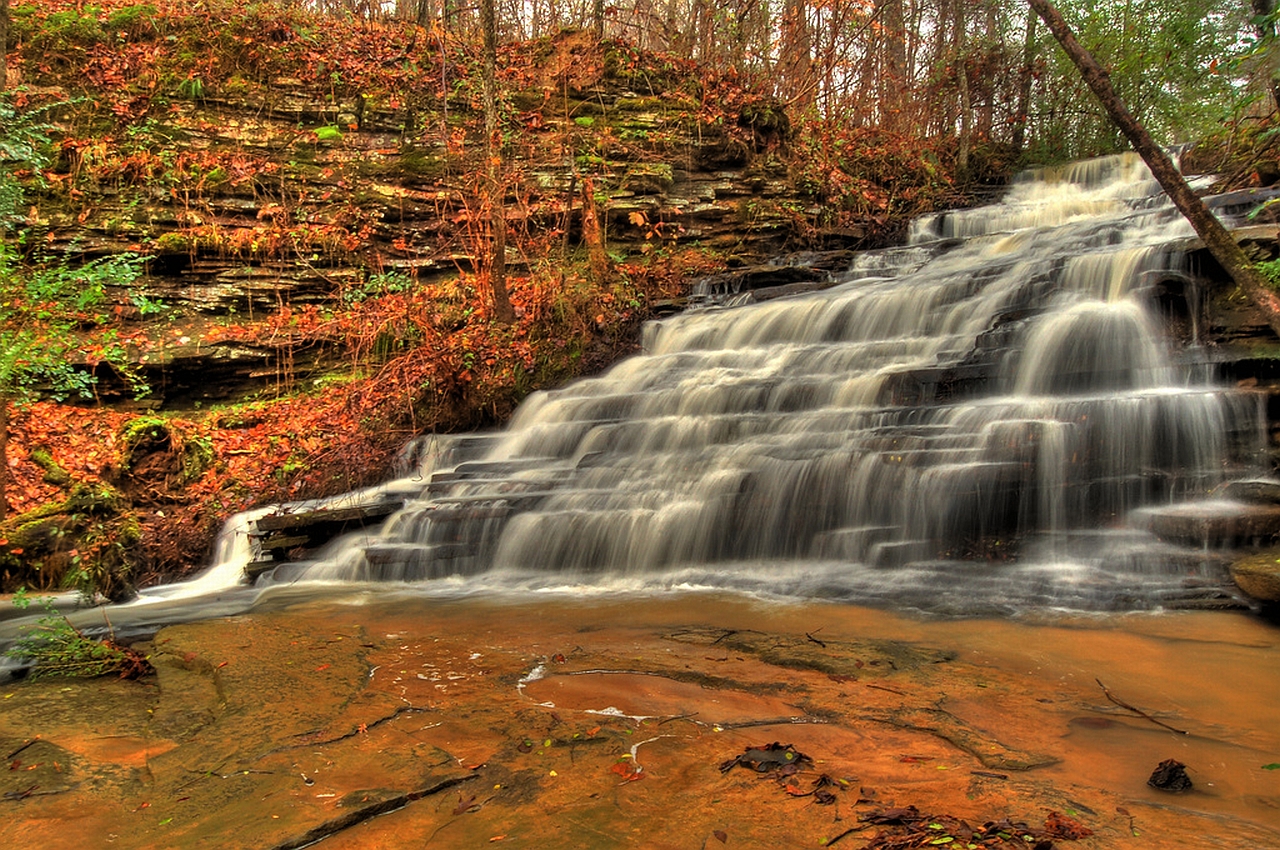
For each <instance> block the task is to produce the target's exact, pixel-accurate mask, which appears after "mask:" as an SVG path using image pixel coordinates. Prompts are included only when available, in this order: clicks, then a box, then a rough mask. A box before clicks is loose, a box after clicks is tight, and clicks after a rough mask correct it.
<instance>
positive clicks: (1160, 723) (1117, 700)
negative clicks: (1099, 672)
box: [1093, 679, 1187, 735]
mask: <svg viewBox="0 0 1280 850" xmlns="http://www.w3.org/2000/svg"><path fill="white" fill-rule="evenodd" d="M1093 681H1095V682H1097V683H1098V687H1100V688H1102V693H1103V694H1104V695H1106V697H1107V699H1109V700H1111V702H1112V703H1114V704H1116V705H1118V706H1120V707H1121V708H1123V709H1124V710H1125V711H1132V712H1133V713H1134V714H1136V715H1138V716H1139V717H1144V718H1146V719H1147V720H1150V721H1151V722H1152V723H1154V724H1156V725H1157V726H1163V727H1164V728H1165V729H1168V730H1169V731H1170V732H1177V733H1178V734H1179V735H1185V734H1187V732H1186V730H1183V729H1176V728H1174V727H1173V726H1170V725H1169V724H1168V723H1165V722H1164V721H1163V720H1157V719H1156V718H1154V717H1152V716H1151V715H1150V714H1147V713H1146V712H1145V711H1143V710H1142V709H1140V708H1137V707H1135V706H1132V705H1130V704H1129V703H1127V702H1125V701H1124V700H1122V699H1120V698H1119V697H1117V696H1116V695H1115V694H1113V693H1111V691H1109V690H1107V686H1106V685H1104V684H1102V681H1101V680H1100V679H1094V680H1093Z"/></svg>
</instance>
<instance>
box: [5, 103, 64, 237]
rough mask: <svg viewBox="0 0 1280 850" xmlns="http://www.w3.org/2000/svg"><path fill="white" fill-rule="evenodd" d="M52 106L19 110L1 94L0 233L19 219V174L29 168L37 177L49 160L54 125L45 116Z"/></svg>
mask: <svg viewBox="0 0 1280 850" xmlns="http://www.w3.org/2000/svg"><path fill="white" fill-rule="evenodd" d="M52 108H53V107H52V105H50V106H46V107H42V108H40V109H33V110H28V111H26V112H19V111H18V110H17V108H16V107H14V105H13V104H12V103H11V102H10V101H9V100H8V98H6V97H4V96H0V237H3V236H5V235H7V234H8V232H9V230H10V228H12V227H13V226H14V225H16V224H18V223H20V222H21V221H22V212H23V200H24V198H25V195H26V190H25V187H24V186H23V184H22V181H21V180H20V179H19V175H20V174H22V173H23V172H29V173H30V174H31V175H32V177H33V178H34V179H35V180H36V181H39V180H40V179H41V169H42V168H43V167H44V166H45V164H46V163H47V162H48V160H49V146H50V145H51V144H52V142H51V141H50V138H49V133H50V132H51V130H52V129H53V125H52V124H50V123H49V122H48V120H46V116H47V114H48V111H49V110H50V109H52Z"/></svg>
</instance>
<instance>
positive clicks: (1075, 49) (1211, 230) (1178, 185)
mask: <svg viewBox="0 0 1280 850" xmlns="http://www.w3.org/2000/svg"><path fill="white" fill-rule="evenodd" d="M1028 2H1029V3H1030V5H1031V8H1032V9H1034V10H1035V11H1036V14H1037V15H1039V16H1040V19H1041V20H1042V21H1044V23H1045V26H1047V27H1048V28H1049V31H1050V32H1052V33H1053V37H1054V38H1055V39H1057V40H1058V44H1060V45H1062V49H1063V50H1064V51H1065V52H1066V54H1067V56H1068V57H1069V58H1070V59H1071V61H1072V63H1073V64H1074V65H1075V66H1076V68H1078V69H1079V70H1080V74H1081V76H1082V77H1083V78H1084V81H1085V83H1086V84H1087V85H1088V86H1089V88H1090V89H1091V90H1092V91H1093V93H1094V95H1095V96H1097V98H1098V100H1099V101H1100V102H1101V103H1102V107H1103V108H1104V109H1105V110H1106V111H1107V115H1109V116H1110V117H1111V121H1112V123H1114V124H1115V125H1116V127H1117V128H1118V129H1119V130H1120V132H1121V133H1123V134H1124V136H1125V138H1127V139H1128V140H1129V143H1130V144H1131V145H1133V149H1134V150H1135V151H1137V152H1138V154H1139V155H1140V156H1141V157H1142V159H1143V160H1144V161H1145V162H1146V163H1147V167H1148V168H1150V169H1151V173H1152V174H1153V175H1154V176H1155V178H1156V180H1158V181H1159V183H1160V186H1161V188H1163V189H1164V191H1165V194H1167V195H1168V196H1169V199H1170V200H1172V201H1173V204H1174V206H1175V207H1177V208H1178V211H1179V212H1180V213H1182V215H1183V216H1185V217H1186V219H1187V221H1189V222H1190V223H1191V226H1192V227H1193V228H1195V231H1196V233H1197V234H1198V235H1199V236H1200V239H1201V240H1203V242H1204V244H1205V247H1206V248H1208V249H1209V253H1211V254H1212V255H1213V258H1214V259H1215V260H1217V261H1218V263H1219V265H1221V266H1222V268H1223V269H1224V270H1225V271H1226V272H1227V274H1229V275H1231V279H1232V280H1234V281H1235V283H1236V285H1237V286H1239V287H1240V289H1241V290H1242V291H1243V292H1244V293H1245V295H1247V296H1248V297H1249V299H1250V300H1251V301H1253V303H1254V306H1256V307H1257V308H1258V309H1259V310H1261V311H1262V313H1263V314H1264V315H1265V316H1266V319H1267V323H1268V324H1269V325H1271V328H1272V330H1274V331H1275V332H1276V333H1277V334H1280V296H1278V295H1277V294H1276V292H1275V290H1273V289H1271V287H1270V286H1268V285H1267V282H1266V281H1265V280H1264V279H1263V277H1262V275H1261V274H1260V273H1259V272H1258V270H1257V269H1256V268H1255V267H1254V265H1253V263H1252V262H1250V261H1249V258H1248V257H1246V256H1245V253H1244V250H1243V249H1242V248H1241V247H1240V246H1239V244H1237V243H1236V240H1235V239H1234V238H1233V237H1232V236H1231V234H1230V233H1229V232H1228V231H1227V229H1226V228H1225V227H1224V226H1223V225H1222V222H1220V221H1218V219H1217V217H1216V216H1215V215H1214V214H1213V213H1212V212H1210V210H1209V208H1208V207H1206V206H1205V205H1204V202H1203V201H1201V200H1200V198H1199V197H1197V196H1196V193H1195V192H1193V191H1192V189H1191V187H1190V186H1188V185H1187V181H1186V180H1184V179H1182V174H1181V173H1180V172H1179V171H1178V169H1177V167H1176V166H1175V165H1174V164H1173V160H1171V159H1170V158H1169V155H1168V154H1167V153H1165V150H1164V148H1162V147H1160V146H1159V145H1158V144H1156V142H1155V140H1154V139H1152V138H1151V134H1150V133H1148V132H1147V129H1146V128H1145V127H1143V126H1142V125H1141V124H1140V123H1138V121H1137V119H1135V118H1134V117H1133V115H1132V114H1131V113H1130V112H1129V108H1128V107H1127V106H1125V104H1124V101H1122V100H1121V99H1120V96H1119V95H1117V94H1116V92H1115V89H1114V88H1113V87H1112V85H1111V78H1110V76H1109V75H1108V74H1107V72H1106V70H1105V69H1104V68H1103V67H1102V66H1101V65H1099V64H1098V62H1097V60H1095V59H1094V58H1093V55H1092V54H1090V53H1089V51H1088V50H1085V48H1084V47H1083V46H1081V44H1080V42H1078V41H1076V38H1075V35H1074V34H1072V32H1071V28H1070V27H1069V26H1068V25H1067V22H1066V21H1065V20H1064V19H1063V17H1062V14H1061V13H1060V12H1058V10H1057V9H1056V8H1055V7H1054V6H1053V5H1052V4H1050V3H1049V2H1048V0H1028Z"/></svg>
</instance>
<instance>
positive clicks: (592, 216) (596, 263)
mask: <svg viewBox="0 0 1280 850" xmlns="http://www.w3.org/2000/svg"><path fill="white" fill-rule="evenodd" d="M582 241H583V242H585V243H587V265H588V266H589V267H590V268H591V276H592V277H593V278H595V282H596V283H598V284H603V283H605V282H606V281H608V279H609V252H608V250H607V249H606V248H605V245H604V229H603V228H602V227H601V226H600V214H599V212H598V211H597V210H596V189H595V183H594V182H593V181H592V179H591V178H590V177H583V178H582Z"/></svg>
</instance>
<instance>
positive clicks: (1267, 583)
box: [1231, 549, 1280, 602]
mask: <svg viewBox="0 0 1280 850" xmlns="http://www.w3.org/2000/svg"><path fill="white" fill-rule="evenodd" d="M1231 578H1232V579H1234V580H1235V583H1236V586H1237V587H1239V588H1240V589H1241V590H1242V591H1244V593H1245V594H1247V595H1248V596H1251V597H1253V598H1254V599H1258V600H1261V601H1263V602H1280V549H1271V550H1268V551H1266V552H1262V553H1260V554H1257V555H1251V556H1249V557H1247V558H1243V559H1241V560H1239V561H1236V562H1235V563H1234V564H1232V565H1231Z"/></svg>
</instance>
